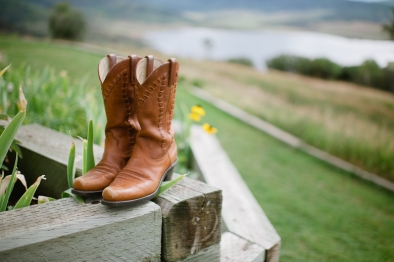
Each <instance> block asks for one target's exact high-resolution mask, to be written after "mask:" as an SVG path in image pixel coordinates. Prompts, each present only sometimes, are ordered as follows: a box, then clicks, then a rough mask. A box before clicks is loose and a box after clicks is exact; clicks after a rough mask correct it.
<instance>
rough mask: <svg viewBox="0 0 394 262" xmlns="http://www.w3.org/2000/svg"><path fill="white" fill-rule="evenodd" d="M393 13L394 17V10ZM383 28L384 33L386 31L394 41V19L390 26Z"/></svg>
mask: <svg viewBox="0 0 394 262" xmlns="http://www.w3.org/2000/svg"><path fill="white" fill-rule="evenodd" d="M391 12H392V13H393V16H394V8H393V9H391ZM382 28H383V31H386V32H387V33H388V34H389V35H390V39H391V40H394V18H393V20H392V21H391V22H390V23H389V24H384V25H383V26H382Z"/></svg>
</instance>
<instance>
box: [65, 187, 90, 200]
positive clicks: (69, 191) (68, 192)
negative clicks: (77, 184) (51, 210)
mask: <svg viewBox="0 0 394 262" xmlns="http://www.w3.org/2000/svg"><path fill="white" fill-rule="evenodd" d="M71 189H72V188H69V189H67V190H65V191H63V193H62V198H66V197H72V198H74V199H75V200H76V201H77V202H78V203H80V204H85V202H84V201H83V198H82V197H80V196H77V195H75V194H73V193H72V192H71Z"/></svg>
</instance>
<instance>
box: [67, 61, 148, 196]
mask: <svg viewBox="0 0 394 262" xmlns="http://www.w3.org/2000/svg"><path fill="white" fill-rule="evenodd" d="M108 59H109V61H110V62H109V64H110V69H109V72H108V74H107V75H106V77H105V79H104V80H103V82H102V83H101V86H102V88H101V90H102V95H103V99H104V107H105V113H106V117H107V124H106V127H105V136H106V138H105V148H104V154H103V158H102V159H101V161H100V162H99V163H98V164H97V166H96V167H94V168H93V169H91V170H90V171H88V172H87V173H86V174H85V175H83V176H81V177H78V178H76V179H75V180H74V184H73V187H74V189H75V190H78V191H102V190H103V189H104V188H106V187H107V186H108V185H110V184H111V182H112V181H113V180H114V178H115V177H116V175H118V173H119V172H120V171H121V170H122V169H123V167H124V166H125V165H126V164H127V161H128V160H129V159H130V157H131V154H132V152H133V149H134V145H135V139H136V135H137V132H138V131H139V130H140V125H139V124H138V119H137V112H136V111H137V101H136V97H137V95H136V90H137V88H138V87H139V83H138V81H137V80H136V74H135V68H136V65H137V63H138V62H139V61H140V59H141V57H138V56H136V55H132V56H129V57H128V58H127V59H124V60H122V61H120V62H118V63H117V62H116V60H117V59H116V56H115V55H108Z"/></svg>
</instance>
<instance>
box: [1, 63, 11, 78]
mask: <svg viewBox="0 0 394 262" xmlns="http://www.w3.org/2000/svg"><path fill="white" fill-rule="evenodd" d="M10 66H11V64H10V65H9V66H7V67H6V68H4V69H3V70H1V71H0V77H1V76H2V75H3V74H4V73H5V71H7V69H8V68H9V67H10Z"/></svg>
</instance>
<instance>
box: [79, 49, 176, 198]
mask: <svg viewBox="0 0 394 262" xmlns="http://www.w3.org/2000/svg"><path fill="white" fill-rule="evenodd" d="M178 70H179V64H178V62H177V61H176V60H175V59H174V58H172V59H169V60H168V61H167V62H163V61H161V60H160V59H157V58H154V57H153V56H146V57H145V58H142V57H139V56H136V55H131V56H129V57H127V58H124V57H119V56H116V55H108V56H107V57H105V58H103V59H102V60H101V61H100V63H99V66H98V74H99V78H100V82H101V86H102V95H103V99H104V107H105V112H106V116H107V124H106V127H105V135H106V139H105V149H104V154H103V158H102V160H101V161H100V162H99V163H98V164H97V166H96V167H95V168H93V169H92V170H90V171H89V172H87V173H86V174H85V175H83V176H81V177H78V178H76V179H75V180H74V185H73V190H72V191H73V192H74V193H75V194H78V195H82V196H86V195H90V194H97V193H102V197H103V200H102V201H101V203H102V204H105V205H109V206H126V205H137V204H140V203H143V202H146V201H148V200H150V199H152V198H154V197H155V196H156V195H157V193H158V190H159V187H160V185H161V183H162V181H163V180H164V179H167V180H169V179H171V176H172V173H173V170H174V167H175V165H176V162H177V148H176V144H175V140H174V129H173V127H172V125H171V120H172V118H173V116H174V104H175V91H176V85H177V81H178Z"/></svg>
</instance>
